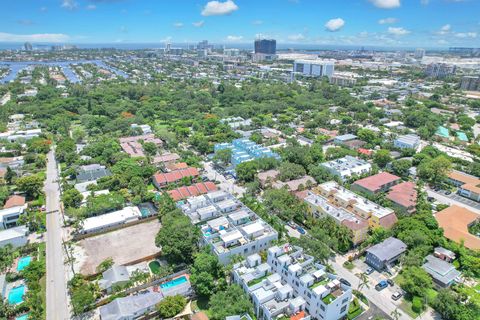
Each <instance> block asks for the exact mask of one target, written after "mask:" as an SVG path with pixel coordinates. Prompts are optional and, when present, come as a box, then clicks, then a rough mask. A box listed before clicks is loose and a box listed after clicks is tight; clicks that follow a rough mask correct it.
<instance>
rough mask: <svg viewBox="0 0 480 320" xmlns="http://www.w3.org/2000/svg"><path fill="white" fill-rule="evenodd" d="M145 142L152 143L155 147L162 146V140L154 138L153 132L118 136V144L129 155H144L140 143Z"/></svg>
mask: <svg viewBox="0 0 480 320" xmlns="http://www.w3.org/2000/svg"><path fill="white" fill-rule="evenodd" d="M145 142H151V143H154V144H155V145H156V146H157V147H161V146H163V141H162V140H160V139H158V138H155V135H154V134H153V133H149V134H144V135H140V136H132V137H123V138H120V146H121V147H122V149H123V151H124V152H126V153H128V154H129V155H130V156H131V157H144V156H145V153H144V151H143V145H142V143H145Z"/></svg>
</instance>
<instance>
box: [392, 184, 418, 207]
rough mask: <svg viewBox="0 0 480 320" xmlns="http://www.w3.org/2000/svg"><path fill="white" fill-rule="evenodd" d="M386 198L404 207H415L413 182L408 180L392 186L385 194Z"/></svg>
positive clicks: (415, 197) (415, 196)
mask: <svg viewBox="0 0 480 320" xmlns="http://www.w3.org/2000/svg"><path fill="white" fill-rule="evenodd" d="M387 199H388V200H390V201H392V202H395V203H396V204H398V205H400V206H402V207H405V208H409V207H415V206H416V205H417V190H415V183H413V182H411V181H408V182H402V183H400V184H397V185H396V186H393V187H392V188H391V189H390V192H389V193H388V195H387Z"/></svg>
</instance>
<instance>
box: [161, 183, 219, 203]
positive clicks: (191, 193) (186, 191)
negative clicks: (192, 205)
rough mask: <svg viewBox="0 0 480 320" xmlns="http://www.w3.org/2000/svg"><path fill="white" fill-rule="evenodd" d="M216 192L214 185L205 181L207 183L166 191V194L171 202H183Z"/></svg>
mask: <svg viewBox="0 0 480 320" xmlns="http://www.w3.org/2000/svg"><path fill="white" fill-rule="evenodd" d="M216 190H217V186H216V185H215V183H213V182H210V181H207V182H199V183H195V184H192V185H191V186H187V187H180V188H177V189H173V190H168V191H167V193H168V194H169V195H170V197H171V198H172V199H173V201H175V202H177V201H180V200H184V199H187V198H190V197H196V196H199V195H202V194H206V193H209V192H212V191H216Z"/></svg>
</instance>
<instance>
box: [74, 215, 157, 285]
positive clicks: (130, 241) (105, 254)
mask: <svg viewBox="0 0 480 320" xmlns="http://www.w3.org/2000/svg"><path fill="white" fill-rule="evenodd" d="M158 230H160V222H158V220H154V221H150V222H146V223H141V224H138V225H135V226H132V227H128V228H124V229H120V230H116V231H113V232H109V233H105V234H102V235H98V236H95V237H91V238H87V239H83V240H80V241H79V242H77V245H76V246H75V250H74V256H75V269H76V271H77V272H80V273H82V274H84V275H88V274H93V273H95V269H96V268H97V266H98V265H99V264H100V263H101V262H102V261H104V260H105V259H107V258H109V257H111V258H112V259H113V261H114V262H115V264H125V263H128V262H131V261H135V260H137V259H141V258H143V257H146V256H149V255H153V254H155V253H157V252H159V249H158V248H157V247H156V246H155V236H156V235H157V233H158Z"/></svg>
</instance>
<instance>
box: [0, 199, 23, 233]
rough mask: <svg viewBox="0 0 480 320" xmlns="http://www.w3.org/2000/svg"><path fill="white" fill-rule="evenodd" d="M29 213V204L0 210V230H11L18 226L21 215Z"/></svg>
mask: <svg viewBox="0 0 480 320" xmlns="http://www.w3.org/2000/svg"><path fill="white" fill-rule="evenodd" d="M26 211H27V204H24V205H22V206H14V207H9V208H6V209H2V210H0V229H9V228H12V227H16V226H17V221H18V219H19V218H20V216H21V215H23V214H25V213H26Z"/></svg>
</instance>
